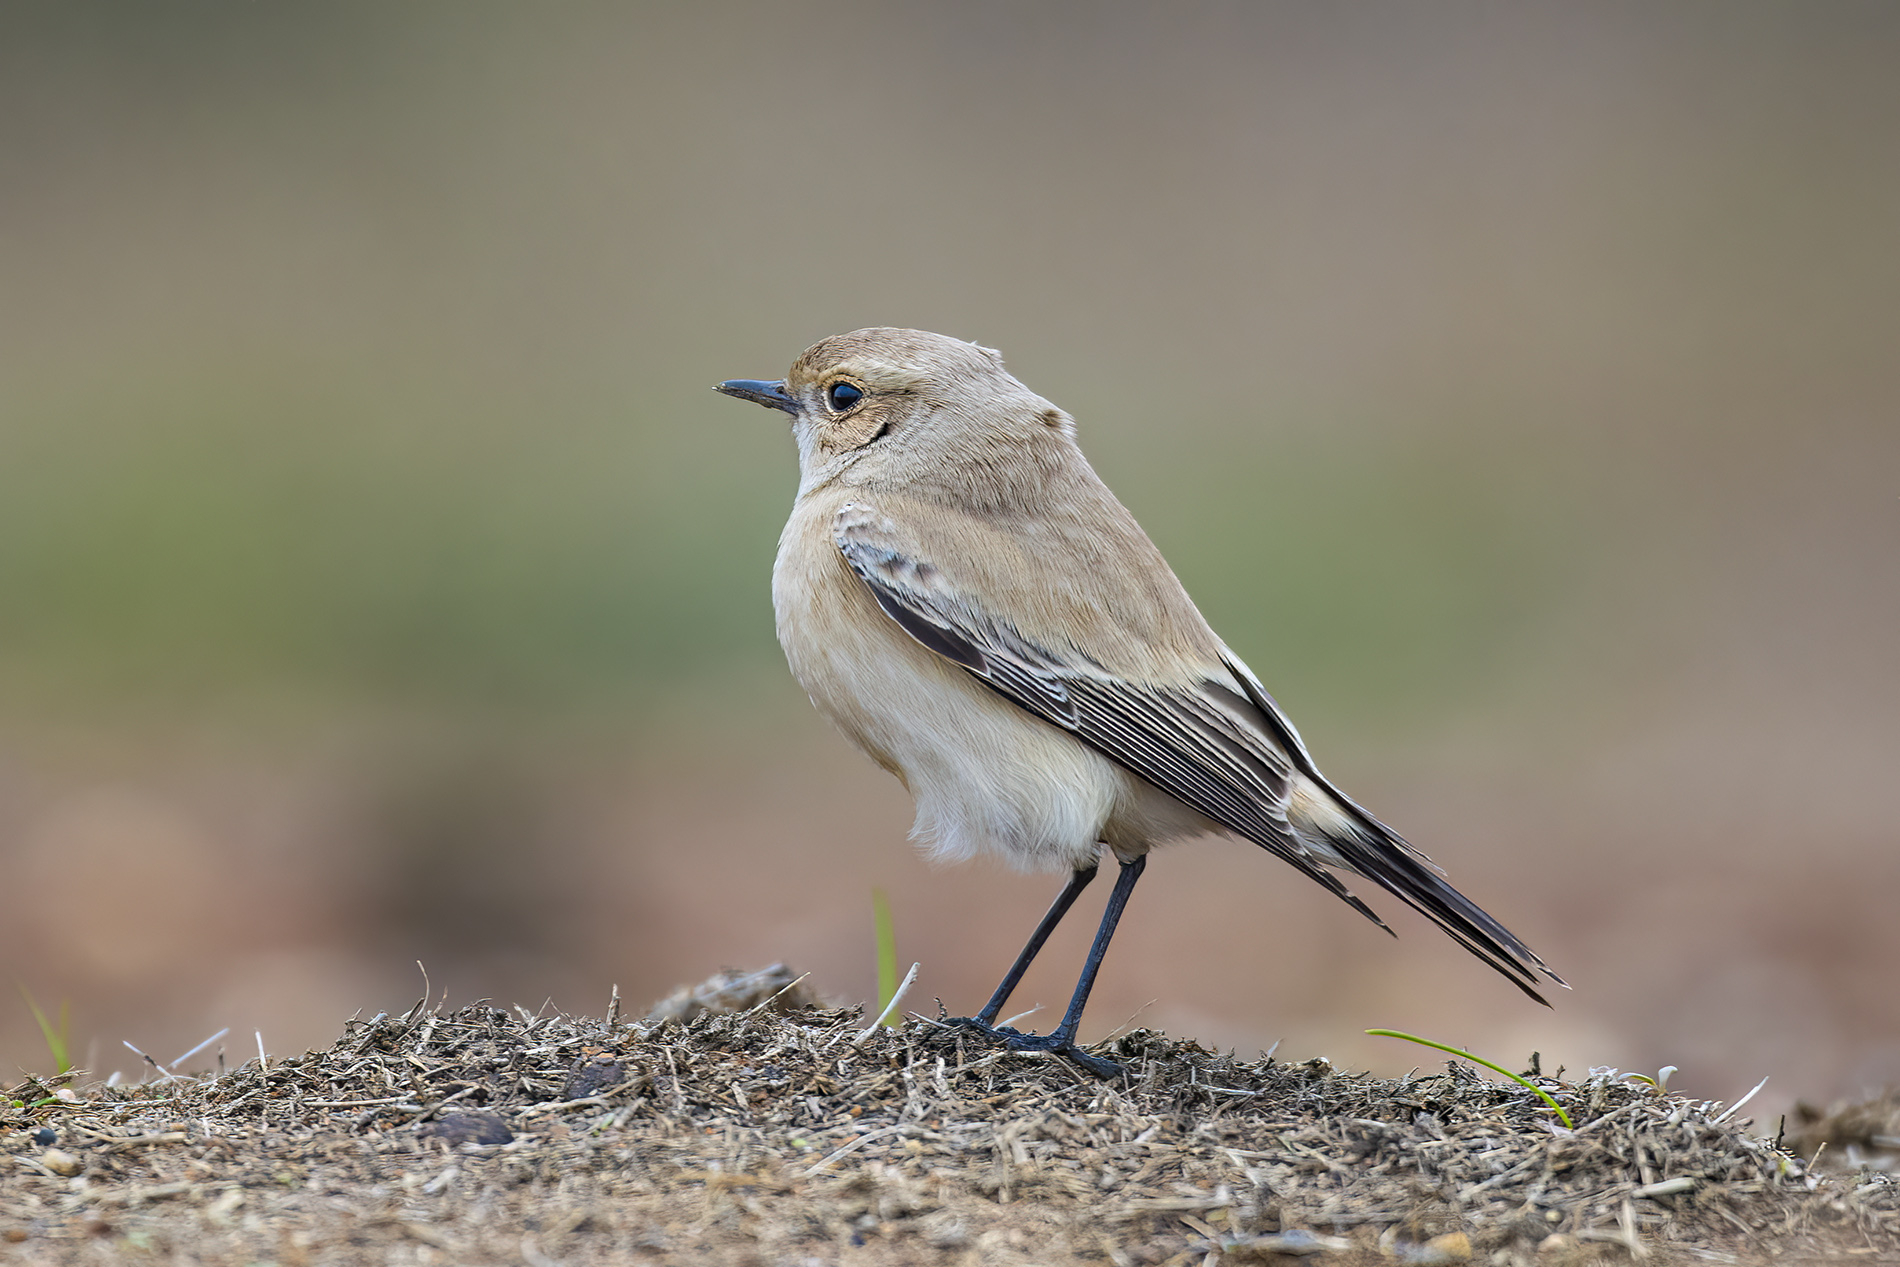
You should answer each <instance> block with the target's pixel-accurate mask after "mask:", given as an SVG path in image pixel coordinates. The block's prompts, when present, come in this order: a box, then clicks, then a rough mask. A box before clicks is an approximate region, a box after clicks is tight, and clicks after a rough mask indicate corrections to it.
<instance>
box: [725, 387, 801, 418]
mask: <svg viewBox="0 0 1900 1267" xmlns="http://www.w3.org/2000/svg"><path fill="white" fill-rule="evenodd" d="M713 390H714V391H716V392H724V393H725V394H726V395H728V396H737V397H738V398H739V399H740V400H749V401H751V402H752V403H753V404H755V405H765V406H767V407H768V408H772V409H783V410H784V411H785V412H786V413H788V414H795V413H797V412H798V402H797V401H795V400H793V399H792V398H791V397H790V396H787V395H786V394H785V383H784V380H782V379H781V380H780V381H778V382H776V383H768V382H765V381H764V380H762V379H757V378H732V379H727V380H726V381H725V382H723V383H721V384H719V386H717V387H715V388H713Z"/></svg>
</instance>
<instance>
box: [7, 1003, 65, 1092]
mask: <svg viewBox="0 0 1900 1267" xmlns="http://www.w3.org/2000/svg"><path fill="white" fill-rule="evenodd" d="M13 984H14V985H15V986H18V987H19V990H20V997H21V998H23V999H25V1000H26V1005H27V1006H28V1007H29V1008H31V1009H33V1019H34V1020H35V1021H38V1022H39V1026H40V1037H42V1038H44V1039H45V1040H46V1050H47V1051H49V1052H51V1053H53V1065H54V1073H56V1074H59V1073H65V1072H66V1071H67V1070H68V1069H71V1068H72V1067H73V1062H72V1056H71V1047H70V1045H69V1043H68V1036H69V1035H70V1034H71V1032H72V1029H71V1026H72V1014H71V1011H70V1010H69V1008H68V1005H67V1004H65V1003H61V1004H60V1005H59V1028H57V1029H55V1028H54V1027H53V1023H52V1022H51V1021H49V1020H47V1019H46V1013H44V1012H42V1011H40V1005H39V1004H38V1003H35V1002H34V1001H33V996H32V995H31V994H29V993H28V992H27V988H26V987H25V986H23V985H20V983H19V982H18V981H15V982H14V983H13Z"/></svg>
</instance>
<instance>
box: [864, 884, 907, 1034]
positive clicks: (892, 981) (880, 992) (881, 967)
mask: <svg viewBox="0 0 1900 1267" xmlns="http://www.w3.org/2000/svg"><path fill="white" fill-rule="evenodd" d="M871 911H872V914H873V916H874V918H875V919H876V921H877V1015H879V1016H882V1015H883V1014H884V1010H885V1009H886V1008H888V1007H889V1006H890V1004H891V998H892V996H893V995H895V994H896V993H897V929H896V926H895V925H894V924H893V923H892V922H891V900H890V898H888V897H886V896H885V895H884V890H883V889H876V888H874V889H872V890H871ZM884 1024H885V1025H886V1026H887V1027H889V1028H891V1029H895V1028H897V1027H898V1026H899V1025H901V1024H903V1022H902V1021H899V1020H897V1019H896V1018H895V1017H893V1018H892V1019H890V1020H888V1021H885V1022H884Z"/></svg>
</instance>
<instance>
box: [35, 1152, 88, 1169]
mask: <svg viewBox="0 0 1900 1267" xmlns="http://www.w3.org/2000/svg"><path fill="white" fill-rule="evenodd" d="M83 1164H84V1163H82V1162H81V1161H80V1160H79V1158H77V1157H75V1156H73V1155H72V1154H71V1153H69V1152H67V1151H66V1150H65V1149H63V1148H49V1149H47V1150H46V1151H45V1152H43V1153H41V1154H40V1165H42V1166H44V1167H46V1168H47V1169H48V1170H50V1171H52V1172H53V1173H54V1174H56V1175H76V1174H78V1173H79V1171H80V1169H81V1167H82V1166H83Z"/></svg>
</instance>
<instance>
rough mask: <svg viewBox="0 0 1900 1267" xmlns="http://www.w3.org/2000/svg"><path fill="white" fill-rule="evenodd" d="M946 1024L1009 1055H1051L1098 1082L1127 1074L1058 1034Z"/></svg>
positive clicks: (962, 1019) (952, 1020) (957, 1020)
mask: <svg viewBox="0 0 1900 1267" xmlns="http://www.w3.org/2000/svg"><path fill="white" fill-rule="evenodd" d="M948 1023H949V1024H951V1025H958V1026H961V1027H962V1028H964V1029H968V1030H974V1031H976V1032H977V1033H979V1034H981V1035H983V1036H984V1037H985V1038H988V1039H990V1040H991V1041H993V1042H996V1043H998V1044H1000V1045H1002V1046H1004V1047H1007V1048H1009V1049H1010V1050H1011V1051H1046V1052H1048V1053H1050V1054H1051V1055H1055V1056H1060V1057H1062V1058H1063V1059H1064V1060H1067V1061H1069V1062H1070V1063H1071V1064H1074V1065H1078V1066H1080V1067H1081V1068H1083V1069H1086V1070H1088V1071H1089V1072H1090V1073H1092V1074H1094V1075H1095V1076H1096V1077H1098V1078H1122V1077H1126V1076H1127V1074H1128V1070H1127V1069H1125V1068H1123V1067H1122V1066H1121V1065H1118V1064H1116V1063H1115V1062H1114V1061H1112V1060H1104V1059H1103V1058H1102V1057H1100V1056H1091V1055H1089V1054H1088V1053H1087V1052H1085V1051H1083V1050H1082V1049H1081V1048H1080V1047H1077V1046H1076V1045H1075V1042H1074V1040H1073V1039H1072V1038H1070V1037H1069V1036H1068V1035H1066V1034H1063V1033H1062V1032H1061V1031H1059V1030H1058V1031H1057V1032H1056V1033H1053V1034H1025V1033H1023V1032H1022V1031H1021V1030H1019V1029H1015V1028H1012V1027H1011V1026H1008V1025H991V1024H989V1023H988V1022H987V1021H980V1020H978V1019H977V1018H975V1017H974V1016H952V1017H949V1018H948Z"/></svg>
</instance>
